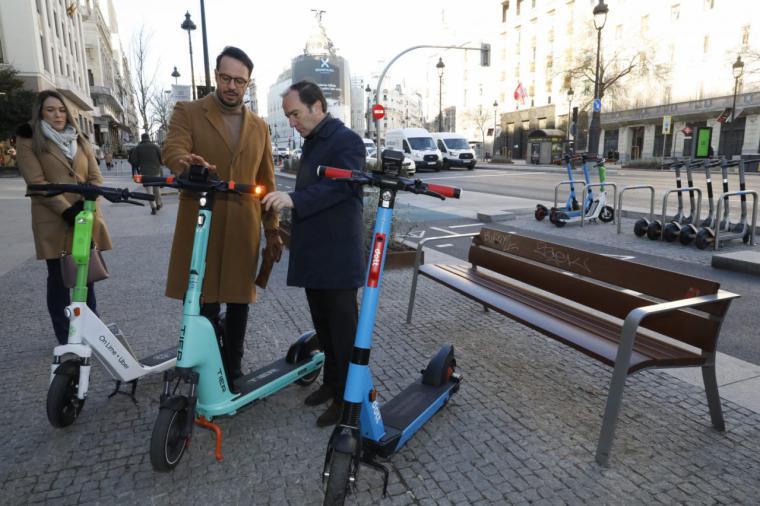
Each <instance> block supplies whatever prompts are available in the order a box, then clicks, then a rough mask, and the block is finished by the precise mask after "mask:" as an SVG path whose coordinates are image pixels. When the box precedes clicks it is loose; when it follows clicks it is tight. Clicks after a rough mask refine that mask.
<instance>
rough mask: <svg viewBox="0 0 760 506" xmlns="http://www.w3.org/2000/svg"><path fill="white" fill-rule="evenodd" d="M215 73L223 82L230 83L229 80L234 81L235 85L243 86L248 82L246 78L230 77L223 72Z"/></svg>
mask: <svg viewBox="0 0 760 506" xmlns="http://www.w3.org/2000/svg"><path fill="white" fill-rule="evenodd" d="M217 75H218V76H219V80H220V81H222V83H223V84H230V81H235V86H241V87H242V86H245V85H246V84H248V79H243V78H242V77H232V76H230V75H227V74H223V73H221V72H217Z"/></svg>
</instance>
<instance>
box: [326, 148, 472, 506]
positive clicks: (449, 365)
mask: <svg viewBox="0 0 760 506" xmlns="http://www.w3.org/2000/svg"><path fill="white" fill-rule="evenodd" d="M403 161H404V154H403V153H401V152H399V151H390V150H386V151H384V152H383V155H382V172H379V173H374V172H373V173H370V174H367V173H363V172H352V171H350V170H345V169H335V168H329V167H323V166H320V167H318V168H317V171H318V174H319V175H320V176H324V177H328V178H332V179H334V180H337V181H345V182H348V183H354V184H362V185H371V186H375V187H378V188H379V189H380V199H379V201H378V208H377V215H376V221H375V230H374V236H373V237H374V238H373V241H372V248H371V250H370V255H369V263H368V267H367V278H366V282H365V285H364V292H363V294H362V302H361V311H360V313H359V326H358V328H357V332H356V339H355V340H354V349H353V353H352V356H351V361H350V363H349V367H348V377H347V379H346V389H345V392H344V397H343V399H344V402H343V412H342V413H341V419H340V422H339V423H338V425H337V426H336V427H335V430H334V431H333V433H332V436H331V437H330V442H329V444H328V445H327V453H326V455H325V462H324V468H323V471H322V479H323V481H324V480H327V487H326V490H325V499H324V504H328V505H336V504H337V505H340V504H343V503H344V501H345V498H346V494H347V493H348V492H349V487H350V486H351V485H355V483H356V477H357V472H358V469H359V464H366V465H368V466H370V467H372V468H374V469H376V470H378V471H381V472H382V473H383V476H384V482H383V494H385V493H386V491H387V487H388V470H387V469H386V468H385V467H384V466H383V465H382V464H379V463H378V462H377V461H376V460H375V457H376V456H381V457H388V456H390V455H392V454H393V453H395V452H396V451H398V450H399V449H400V448H401V447H402V446H403V445H404V443H406V442H407V441H408V440H409V438H411V437H412V436H413V435H414V433H415V432H417V431H418V430H419V429H420V428H421V427H422V426H423V425H424V424H425V423H426V422H427V421H428V420H430V418H431V417H432V416H433V415H434V414H435V413H436V412H437V411H438V410H439V409H440V408H441V407H443V406H444V405H445V404H446V403H447V402H448V400H449V398H450V397H451V395H452V394H454V393H455V392H456V391H457V390H459V383H460V381H461V377H460V375H459V374H457V373H455V369H456V360H455V359H454V347H453V346H452V345H449V344H447V345H444V346H443V347H441V349H440V350H439V351H438V353H436V355H435V356H434V357H433V358H432V359H431V360H430V362H429V363H428V365H427V367H426V368H425V369H424V370H423V371H422V376H421V377H419V378H418V379H417V380H416V381H415V382H413V383H412V384H411V385H409V386H408V387H407V388H406V389H405V390H403V391H402V392H400V393H399V394H398V395H397V396H396V397H394V398H393V399H392V400H391V401H390V402H388V403H387V404H385V405H384V406H383V407H382V408H381V407H380V405H379V403H378V401H377V390H376V389H375V387H374V385H373V383H372V376H371V374H370V370H369V355H370V348H371V347H372V329H373V327H374V324H375V316H376V313H377V302H378V297H379V295H380V283H381V281H382V278H383V267H384V265H385V253H386V250H387V247H388V242H389V241H390V238H391V237H390V228H391V220H392V218H393V207H394V203H395V200H396V193H397V192H398V191H408V192H411V193H417V194H422V195H430V196H433V197H437V198H440V199H444V198H445V197H451V198H459V193H460V190H459V188H454V187H451V186H442V185H434V184H426V183H423V182H422V181H420V180H419V179H417V180H411V179H406V178H403V177H399V171H400V170H401V164H402V163H403Z"/></svg>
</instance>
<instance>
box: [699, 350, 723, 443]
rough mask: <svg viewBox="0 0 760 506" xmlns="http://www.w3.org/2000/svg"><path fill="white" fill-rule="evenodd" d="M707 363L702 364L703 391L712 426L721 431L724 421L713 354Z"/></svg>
mask: <svg viewBox="0 0 760 506" xmlns="http://www.w3.org/2000/svg"><path fill="white" fill-rule="evenodd" d="M711 355H712V360H709V362H708V364H707V365H703V366H702V379H703V380H704V382H705V393H706V394H707V406H708V408H709V409H710V419H711V420H712V424H713V427H715V428H716V429H717V430H719V431H721V432H723V431H725V430H726V422H725V421H724V420H723V409H722V408H721V406H720V396H719V395H718V379H717V377H716V376H715V354H711Z"/></svg>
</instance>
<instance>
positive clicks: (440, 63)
mask: <svg viewBox="0 0 760 506" xmlns="http://www.w3.org/2000/svg"><path fill="white" fill-rule="evenodd" d="M445 66H446V65H444V64H443V58H441V57H438V63H436V64H435V68H437V69H438V131H439V132H443V68H444V67H445Z"/></svg>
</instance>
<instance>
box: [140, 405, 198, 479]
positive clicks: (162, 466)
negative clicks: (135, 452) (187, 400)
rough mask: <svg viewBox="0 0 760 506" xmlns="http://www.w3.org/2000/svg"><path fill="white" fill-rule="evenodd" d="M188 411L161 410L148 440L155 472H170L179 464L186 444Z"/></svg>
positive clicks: (183, 408)
mask: <svg viewBox="0 0 760 506" xmlns="http://www.w3.org/2000/svg"><path fill="white" fill-rule="evenodd" d="M188 416H190V414H189V409H188V408H187V407H182V408H180V409H173V408H168V407H166V408H161V409H160V410H159V412H158V417H157V418H156V423H155V425H153V435H152V436H151V438H150V463H151V464H152V465H153V469H155V470H156V471H171V470H172V469H174V468H175V467H176V466H177V464H179V461H180V459H181V458H182V455H184V453H185V448H186V447H187V443H188V439H189V438H188V435H187V434H185V427H186V426H187V417H188Z"/></svg>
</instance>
